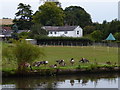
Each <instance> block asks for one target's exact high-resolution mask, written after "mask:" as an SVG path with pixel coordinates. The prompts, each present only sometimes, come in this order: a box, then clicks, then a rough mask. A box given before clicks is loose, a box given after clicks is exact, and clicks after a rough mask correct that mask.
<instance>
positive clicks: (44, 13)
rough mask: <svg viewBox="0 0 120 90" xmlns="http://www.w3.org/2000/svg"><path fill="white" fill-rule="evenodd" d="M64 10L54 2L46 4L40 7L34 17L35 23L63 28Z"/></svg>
mask: <svg viewBox="0 0 120 90" xmlns="http://www.w3.org/2000/svg"><path fill="white" fill-rule="evenodd" d="M63 18H64V13H63V10H62V9H61V8H60V7H58V6H57V5H56V3H54V2H46V3H45V4H44V5H41V6H40V7H39V11H37V12H36V13H35V14H34V15H33V22H34V23H41V24H42V25H43V26H61V25H63V22H64V21H63V20H64V19H63Z"/></svg>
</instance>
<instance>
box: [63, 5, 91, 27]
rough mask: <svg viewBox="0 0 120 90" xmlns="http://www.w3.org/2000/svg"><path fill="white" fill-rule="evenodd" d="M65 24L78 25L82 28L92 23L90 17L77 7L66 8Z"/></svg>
mask: <svg viewBox="0 0 120 90" xmlns="http://www.w3.org/2000/svg"><path fill="white" fill-rule="evenodd" d="M64 13H65V24H68V25H80V26H81V27H82V28H83V27H85V26H87V25H90V24H91V23H92V20H91V17H90V15H89V14H88V13H87V12H86V11H85V10H84V9H83V8H81V7H79V6H70V7H66V8H65V10H64Z"/></svg>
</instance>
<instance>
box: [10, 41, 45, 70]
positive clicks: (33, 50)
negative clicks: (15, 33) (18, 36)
mask: <svg viewBox="0 0 120 90" xmlns="http://www.w3.org/2000/svg"><path fill="white" fill-rule="evenodd" d="M12 53H13V55H14V57H15V58H16V59H17V64H18V71H24V70H25V69H26V67H25V66H24V64H25V63H26V62H27V63H31V62H33V61H34V60H36V59H38V58H40V57H41V56H43V55H44V53H43V50H41V48H40V47H38V46H36V45H32V44H31V43H29V42H27V41H25V40H20V41H16V42H15V46H14V48H13V49H12Z"/></svg>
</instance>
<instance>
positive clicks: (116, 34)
mask: <svg viewBox="0 0 120 90" xmlns="http://www.w3.org/2000/svg"><path fill="white" fill-rule="evenodd" d="M114 36H115V38H116V40H118V41H120V32H116V33H115V35H114Z"/></svg>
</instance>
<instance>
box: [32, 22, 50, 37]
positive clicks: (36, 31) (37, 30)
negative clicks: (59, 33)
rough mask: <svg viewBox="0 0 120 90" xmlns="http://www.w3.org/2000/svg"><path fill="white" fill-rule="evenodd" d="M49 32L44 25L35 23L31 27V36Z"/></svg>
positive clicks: (45, 34)
mask: <svg viewBox="0 0 120 90" xmlns="http://www.w3.org/2000/svg"><path fill="white" fill-rule="evenodd" d="M47 34H48V32H47V31H46V30H44V29H43V28H42V25H40V24H35V25H33V26H32V27H31V33H30V36H31V37H33V38H35V37H36V36H40V37H41V36H47Z"/></svg>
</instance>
